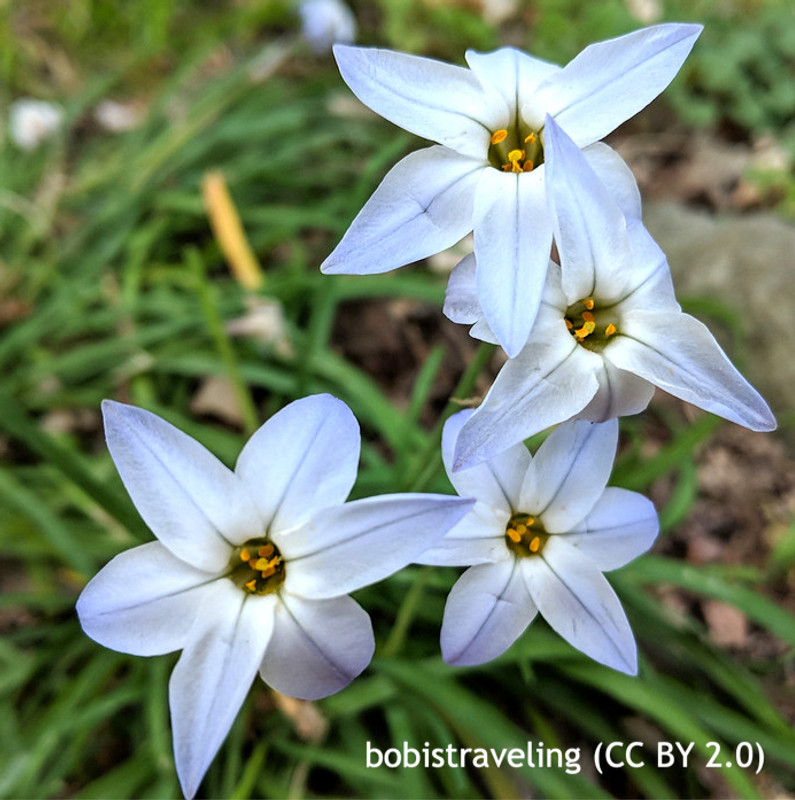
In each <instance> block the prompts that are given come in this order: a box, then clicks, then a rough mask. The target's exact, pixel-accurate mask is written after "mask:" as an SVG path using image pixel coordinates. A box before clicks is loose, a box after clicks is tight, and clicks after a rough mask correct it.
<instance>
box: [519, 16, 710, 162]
mask: <svg viewBox="0 0 795 800" xmlns="http://www.w3.org/2000/svg"><path fill="white" fill-rule="evenodd" d="M701 30H702V26H701V25H681V24H676V23H669V24H665V25H654V26H652V27H649V28H642V29H641V30H639V31H634V32H633V33H629V34H627V35H626V36H619V37H618V38H616V39H608V40H607V41H604V42H597V43H596V44H592V45H590V46H589V47H586V48H585V50H583V51H582V52H581V53H580V54H579V55H578V56H577V57H576V58H574V59H573V60H572V61H571V62H569V63H568V64H567V65H566V66H565V67H564V68H563V69H562V70H561V71H560V72H558V73H556V74H555V75H552V76H551V77H550V78H548V79H547V80H546V81H545V82H544V83H543V84H542V85H541V86H539V87H538V90H537V93H536V98H534V103H538V104H540V105H541V106H542V107H544V108H545V109H546V111H547V113H548V114H550V115H552V116H553V117H555V119H556V121H557V122H558V124H559V125H560V126H561V127H563V128H564V129H565V130H566V131H567V132H568V134H569V136H571V137H572V139H574V141H575V142H576V143H577V144H578V145H579V146H580V147H583V146H585V145H588V144H591V143H592V142H595V141H597V139H601V138H602V137H603V136H606V135H607V134H608V133H610V131H612V130H614V129H615V128H617V127H618V126H619V125H620V124H621V123H622V122H624V121H625V120H628V119H629V118H630V117H632V116H634V115H635V114H637V113H638V111H640V110H641V109H642V108H644V107H645V106H647V105H648V104H649V103H650V102H651V101H652V100H654V98H655V97H657V95H658V94H660V92H662V90H663V89H665V87H666V86H667V85H668V84H669V83H670V82H671V81H672V80H673V78H674V76H675V75H676V73H677V72H678V71H679V68H680V67H681V66H682V64H683V63H684V61H685V59H686V58H687V56H688V54H689V53H690V50H691V49H692V47H693V45H694V44H695V41H696V39H697V38H698V36H699V34H700V33H701Z"/></svg>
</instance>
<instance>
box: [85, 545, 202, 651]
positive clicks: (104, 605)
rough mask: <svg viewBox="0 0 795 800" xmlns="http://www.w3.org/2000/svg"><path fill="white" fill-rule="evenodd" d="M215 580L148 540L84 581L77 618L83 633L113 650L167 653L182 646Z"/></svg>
mask: <svg viewBox="0 0 795 800" xmlns="http://www.w3.org/2000/svg"><path fill="white" fill-rule="evenodd" d="M214 580H216V576H215V575H213V574H210V573H207V572H202V571H201V570H198V569H195V568H194V567H191V566H189V565H188V564H186V563H185V562H184V561H181V560H180V559H178V558H177V557H176V556H174V555H173V554H172V553H171V551H170V550H168V549H166V548H165V547H164V546H163V545H162V544H160V542H149V543H148V544H142V545H140V546H139V547H134V548H132V550H126V551H125V552H123V553H120V554H119V555H117V556H116V557H115V558H114V559H113V560H112V561H111V562H110V563H108V564H106V565H105V566H104V567H103V568H102V569H101V570H100V571H99V572H98V573H97V574H96V575H95V576H94V577H93V578H92V579H91V580H90V581H89V582H88V585H87V586H86V588H85V589H83V591H82V593H81V594H80V597H79V598H78V600H77V616H78V617H79V619H80V624H81V625H82V626H83V630H84V631H85V632H86V634H87V635H88V636H90V637H91V638H92V639H93V640H94V641H95V642H99V643H100V644H101V645H103V646H104V647H109V648H110V649H111V650H118V651H119V652H120V653H130V654H131V655H134V656H157V655H162V654H163V653H171V652H172V651H174V650H179V649H181V648H182V647H184V646H185V640H186V637H187V633H188V629H189V628H190V626H191V622H192V620H193V619H194V617H195V615H196V608H197V605H198V604H199V603H201V599H202V597H203V593H204V592H205V591H206V588H207V585H208V584H210V583H212V582H213V581H214Z"/></svg>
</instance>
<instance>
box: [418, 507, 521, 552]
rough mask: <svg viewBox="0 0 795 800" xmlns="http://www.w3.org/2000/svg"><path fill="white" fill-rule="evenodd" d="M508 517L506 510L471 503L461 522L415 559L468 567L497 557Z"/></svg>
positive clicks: (503, 538) (503, 540)
mask: <svg viewBox="0 0 795 800" xmlns="http://www.w3.org/2000/svg"><path fill="white" fill-rule="evenodd" d="M509 518H510V514H509V513H508V512H507V511H503V510H501V509H497V508H493V507H492V506H490V505H488V504H486V503H480V502H478V503H475V507H474V508H473V509H472V510H471V511H470V512H469V513H468V514H467V515H466V516H465V517H464V518H463V519H462V520H461V522H459V523H458V524H457V525H456V526H455V527H454V528H453V529H452V530H450V531H448V532H447V533H446V534H445V535H444V536H443V537H442V538H441V539H439V541H438V542H437V543H436V545H434V546H433V547H431V548H430V549H429V550H426V551H425V552H424V553H422V555H420V556H418V557H417V558H416V559H415V561H416V563H417V564H430V565H431V566H438V567H469V566H471V565H472V564H491V563H492V562H494V561H499V560H500V559H501V558H503V557H504V556H505V527H506V525H507V524H508V519H509Z"/></svg>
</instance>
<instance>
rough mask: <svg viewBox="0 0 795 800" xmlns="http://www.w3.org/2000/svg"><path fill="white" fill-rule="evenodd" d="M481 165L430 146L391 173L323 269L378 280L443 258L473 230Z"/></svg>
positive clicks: (382, 182)
mask: <svg viewBox="0 0 795 800" xmlns="http://www.w3.org/2000/svg"><path fill="white" fill-rule="evenodd" d="M486 169H487V167H484V166H483V165H482V164H481V163H479V162H477V161H473V160H472V159H469V158H464V157H463V156H460V155H458V154H457V153H454V152H453V151H452V150H447V149H446V148H444V147H438V146H434V147H428V148H425V149H424V150H418V151H417V152H415V153H411V154H409V155H407V156H406V157H405V158H404V159H403V160H401V161H399V162H398V163H397V164H396V165H395V166H394V167H392V169H391V170H390V171H389V172H388V173H387V175H386V177H385V178H384V180H383V181H381V184H380V186H379V187H378V188H377V189H376V190H375V192H373V195H372V197H371V198H370V199H369V200H368V201H367V202H366V203H365V205H364V208H362V210H361V211H360V212H359V213H358V215H357V216H356V219H354V220H353V222H352V223H351V225H350V227H349V228H348V230H347V232H346V233H345V236H343V237H342V241H341V242H340V243H339V244H338V245H337V247H336V248H335V249H334V250H333V252H332V253H331V255H329V257H328V258H327V259H326V260H325V261H324V262H323V264H321V266H320V269H321V271H322V272H325V273H326V274H329V275H338V274H345V275H373V274H376V273H380V272H387V271H388V270H390V269H395V268H396V267H402V266H403V265H404V264H410V263H412V262H413V261H418V260H419V259H421V258H426V257H427V256H430V255H433V254H434V253H438V252H440V251H441V250H444V249H446V248H448V247H450V246H451V245H454V244H455V243H456V242H457V241H458V240H459V239H462V238H463V237H464V236H466V234H467V233H469V232H470V231H471V230H472V204H473V200H474V196H475V190H476V187H477V185H478V180H479V178H480V173H481V172H483V171H485V170H486Z"/></svg>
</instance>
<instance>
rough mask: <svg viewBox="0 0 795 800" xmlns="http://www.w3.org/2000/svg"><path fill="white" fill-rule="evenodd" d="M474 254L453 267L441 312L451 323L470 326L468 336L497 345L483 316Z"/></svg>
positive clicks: (495, 338) (492, 332)
mask: <svg viewBox="0 0 795 800" xmlns="http://www.w3.org/2000/svg"><path fill="white" fill-rule="evenodd" d="M475 272H476V262H475V254H474V253H470V254H469V255H468V256H466V257H465V258H463V259H462V260H461V261H459V262H458V264H456V265H455V267H453V271H452V272H451V273H450V278H449V280H448V281H447V289H446V290H445V293H444V307H443V308H442V311H443V312H444V314H445V315H446V316H447V318H448V319H450V320H452V321H453V322H463V323H464V324H467V323H468V324H472V323H474V324H473V325H472V327H471V328H470V329H469V335H470V336H472V337H473V338H475V339H481V340H482V341H484V342H489V344H499V342H498V341H497V337H496V336H495V335H494V331H492V330H491V328H490V327H489V324H488V322H486V319H485V317H484V316H483V309H482V308H481V307H480V300H479V299H478V290H477V282H476V279H475Z"/></svg>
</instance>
